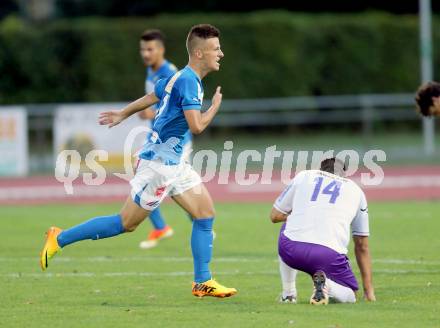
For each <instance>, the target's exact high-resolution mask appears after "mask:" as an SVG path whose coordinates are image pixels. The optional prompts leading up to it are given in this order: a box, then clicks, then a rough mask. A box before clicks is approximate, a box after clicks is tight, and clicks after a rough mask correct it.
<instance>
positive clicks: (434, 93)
mask: <svg viewBox="0 0 440 328" xmlns="http://www.w3.org/2000/svg"><path fill="white" fill-rule="evenodd" d="M432 97H440V83H438V82H434V81H431V82H428V83H425V84H423V85H421V86H420V87H419V89H418V90H417V93H416V97H415V100H416V103H417V110H418V111H419V112H420V114H422V115H423V116H430V115H431V113H430V112H429V107H431V106H432V105H433V102H432Z"/></svg>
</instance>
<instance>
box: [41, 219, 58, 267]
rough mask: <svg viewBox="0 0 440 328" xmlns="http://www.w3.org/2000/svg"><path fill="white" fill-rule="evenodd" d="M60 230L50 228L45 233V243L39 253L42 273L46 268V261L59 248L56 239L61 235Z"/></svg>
mask: <svg viewBox="0 0 440 328" xmlns="http://www.w3.org/2000/svg"><path fill="white" fill-rule="evenodd" d="M61 231H63V230H61V229H60V228H57V227H50V228H49V230H47V232H46V242H45V243H44V247H43V250H42V251H41V253H40V265H41V269H42V270H43V271H44V270H46V268H47V267H48V260H49V259H51V258H52V257H53V256H54V255H55V254H56V253H58V251H60V250H61V247H60V246H59V245H58V241H57V237H58V235H59V234H60V233H61Z"/></svg>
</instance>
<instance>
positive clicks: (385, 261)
mask: <svg viewBox="0 0 440 328" xmlns="http://www.w3.org/2000/svg"><path fill="white" fill-rule="evenodd" d="M38 260H39V258H38V257H0V262H38ZM52 261H54V262H109V263H111V262H149V261H152V262H155V261H160V262H171V263H173V262H192V261H193V259H192V257H172V256H158V257H153V256H129V257H117V256H115V257H110V256H91V257H58V258H55V259H53V260H52ZM213 262H223V263H237V262H241V263H254V262H278V260H277V259H269V258H250V257H218V258H214V259H213ZM373 263H382V264H398V265H406V264H413V265H440V261H425V260H413V259H394V258H386V259H380V258H379V259H373Z"/></svg>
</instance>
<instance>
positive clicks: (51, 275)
mask: <svg viewBox="0 0 440 328" xmlns="http://www.w3.org/2000/svg"><path fill="white" fill-rule="evenodd" d="M373 272H374V273H376V274H409V273H412V274H417V273H430V274H439V273H440V270H423V269H415V270H393V269H381V270H374V271H373ZM192 275H193V272H186V271H175V272H103V273H95V272H78V273H74V272H65V273H43V272H41V273H30V272H20V273H17V272H11V273H3V274H1V275H0V276H1V277H3V278H94V277H110V278H112V277H180V276H185V277H186V276H190V277H192ZM216 275H219V276H238V275H246V276H250V275H251V276H254V275H279V272H278V271H277V270H271V271H244V272H241V271H239V270H236V271H222V272H216Z"/></svg>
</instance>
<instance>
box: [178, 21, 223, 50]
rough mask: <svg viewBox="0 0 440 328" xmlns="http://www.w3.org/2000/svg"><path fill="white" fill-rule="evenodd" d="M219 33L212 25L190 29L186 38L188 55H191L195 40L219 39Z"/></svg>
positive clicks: (200, 25)
mask: <svg viewBox="0 0 440 328" xmlns="http://www.w3.org/2000/svg"><path fill="white" fill-rule="evenodd" d="M219 37H220V31H219V30H218V28H216V27H215V26H213V25H210V24H199V25H194V26H193V27H191V29H190V30H189V33H188V37H187V38H186V49H187V50H188V53H191V50H193V47H194V40H195V38H200V39H204V40H206V39H210V38H219Z"/></svg>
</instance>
